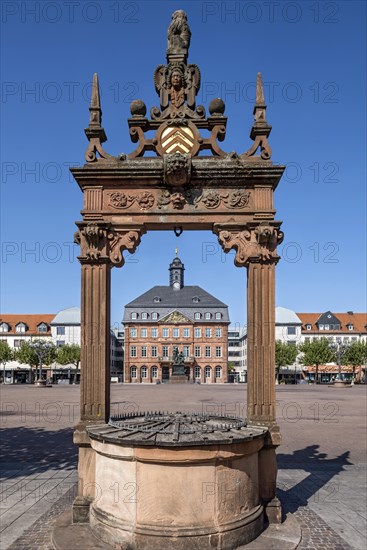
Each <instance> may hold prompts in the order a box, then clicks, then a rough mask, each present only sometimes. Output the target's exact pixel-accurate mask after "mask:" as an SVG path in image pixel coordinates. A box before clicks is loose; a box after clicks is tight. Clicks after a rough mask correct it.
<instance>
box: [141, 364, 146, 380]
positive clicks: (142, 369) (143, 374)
mask: <svg viewBox="0 0 367 550" xmlns="http://www.w3.org/2000/svg"><path fill="white" fill-rule="evenodd" d="M140 376H141V378H148V367H146V366H145V365H144V367H141V369H140Z"/></svg>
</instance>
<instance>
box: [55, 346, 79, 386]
mask: <svg viewBox="0 0 367 550" xmlns="http://www.w3.org/2000/svg"><path fill="white" fill-rule="evenodd" d="M56 361H57V362H58V363H60V365H70V364H71V365H75V367H76V371H75V376H74V384H75V382H76V379H77V375H78V369H79V365H80V346H79V345H78V344H66V345H65V346H61V348H58V349H57V355H56Z"/></svg>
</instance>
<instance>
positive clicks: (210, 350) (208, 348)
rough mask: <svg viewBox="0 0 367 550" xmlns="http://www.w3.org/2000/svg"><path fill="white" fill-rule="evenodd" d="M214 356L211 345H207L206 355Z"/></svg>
mask: <svg viewBox="0 0 367 550" xmlns="http://www.w3.org/2000/svg"><path fill="white" fill-rule="evenodd" d="M211 356H212V349H211V347H210V346H205V357H211Z"/></svg>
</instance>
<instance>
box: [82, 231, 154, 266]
mask: <svg viewBox="0 0 367 550" xmlns="http://www.w3.org/2000/svg"><path fill="white" fill-rule="evenodd" d="M77 225H78V227H79V231H77V232H76V233H75V235H74V242H75V243H76V244H79V245H80V256H78V259H79V261H80V263H82V264H109V265H110V266H111V267H113V266H116V267H121V266H123V265H124V263H125V260H124V257H123V252H124V250H127V251H128V252H130V253H131V254H133V253H134V252H135V251H136V249H137V247H138V246H139V244H140V241H141V236H142V235H143V234H144V233H145V232H146V229H145V227H143V226H141V227H111V226H110V225H107V224H104V223H101V222H87V223H86V222H80V223H78V224H77Z"/></svg>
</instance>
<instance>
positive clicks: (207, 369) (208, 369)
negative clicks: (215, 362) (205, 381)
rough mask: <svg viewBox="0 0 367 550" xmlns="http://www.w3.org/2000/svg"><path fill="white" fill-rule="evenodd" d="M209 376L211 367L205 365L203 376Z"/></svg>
mask: <svg viewBox="0 0 367 550" xmlns="http://www.w3.org/2000/svg"><path fill="white" fill-rule="evenodd" d="M211 376H212V369H211V367H205V378H211Z"/></svg>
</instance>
